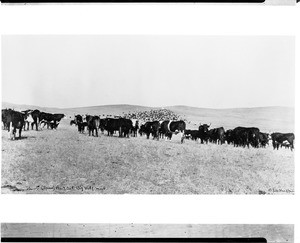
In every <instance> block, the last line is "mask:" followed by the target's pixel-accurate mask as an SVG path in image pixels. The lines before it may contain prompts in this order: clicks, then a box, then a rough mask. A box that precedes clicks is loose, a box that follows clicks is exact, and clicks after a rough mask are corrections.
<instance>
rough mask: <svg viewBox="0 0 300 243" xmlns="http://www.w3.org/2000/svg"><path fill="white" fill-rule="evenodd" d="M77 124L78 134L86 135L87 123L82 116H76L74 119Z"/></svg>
mask: <svg viewBox="0 0 300 243" xmlns="http://www.w3.org/2000/svg"><path fill="white" fill-rule="evenodd" d="M74 121H75V124H76V125H77V128H78V132H80V133H84V128H85V127H86V126H87V123H86V122H84V121H83V118H82V116H81V115H75V117H74Z"/></svg>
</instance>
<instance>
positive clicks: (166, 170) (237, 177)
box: [1, 35, 296, 242]
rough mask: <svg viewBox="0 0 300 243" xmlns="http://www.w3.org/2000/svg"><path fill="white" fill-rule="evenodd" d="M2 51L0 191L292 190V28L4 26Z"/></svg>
mask: <svg viewBox="0 0 300 243" xmlns="http://www.w3.org/2000/svg"><path fill="white" fill-rule="evenodd" d="M1 53H2V54H1V61H2V167H1V176H2V179H1V193H2V194H8V193H19V194H57V193H59V194H61V193H66V194H258V195H264V194H284V195H285V194H291V195H293V194H294V168H295V163H294V153H295V144H296V142H295V135H294V129H295V117H294V116H295V114H294V112H295V37H293V36H284V35H280V36H279V35H277V36H275V35H266V36H262V35H260V36H259V35H258V36H253V35H252V36H246V35H244V36H235V35H231V36H228V35H227V36H222V35H220V36H219V35H215V36H209V35H203V36H201V35H2V46H1ZM3 228H4V230H5V229H6V226H5V225H4V226H3V225H2V232H3ZM268 242H293V241H285V240H283V241H268Z"/></svg>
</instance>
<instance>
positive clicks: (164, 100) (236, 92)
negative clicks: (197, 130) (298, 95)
mask: <svg viewBox="0 0 300 243" xmlns="http://www.w3.org/2000/svg"><path fill="white" fill-rule="evenodd" d="M294 85H295V40H294V37H288V36H241V37H239V36H228V37H225V36H117V35H116V36H89V35H81V36H80V35H77V36H71V35H63V36H59V35H53V36H51V35H44V36H43V35H32V36H2V100H3V101H6V102H11V103H15V104H28V105H37V106H44V107H59V108H67V107H79V106H80V107H81V106H95V105H109V104H132V105H145V106H156V107H161V106H171V105H188V106H194V107H203V108H235V107H262V106H291V107H293V106H294V100H295V97H294Z"/></svg>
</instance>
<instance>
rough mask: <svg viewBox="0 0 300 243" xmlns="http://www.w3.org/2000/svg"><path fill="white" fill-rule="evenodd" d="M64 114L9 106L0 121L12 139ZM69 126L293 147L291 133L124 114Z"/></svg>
mask: <svg viewBox="0 0 300 243" xmlns="http://www.w3.org/2000/svg"><path fill="white" fill-rule="evenodd" d="M64 117H65V115H64V114H51V113H47V112H42V111H39V110H26V111H22V112H18V111H15V110H12V109H2V122H3V126H4V129H5V130H8V131H9V132H10V138H11V139H15V134H16V129H19V137H21V132H22V129H24V130H26V129H27V130H29V127H30V125H31V129H33V128H34V126H35V129H36V130H38V129H39V127H42V125H43V127H44V126H45V125H47V128H48V129H56V128H57V127H58V125H59V123H60V121H61V119H62V118H64ZM70 125H75V126H77V128H78V132H79V133H84V131H85V128H87V130H88V133H89V135H92V136H97V137H98V130H101V132H102V133H104V131H107V135H108V136H113V134H115V132H118V135H119V137H130V136H133V137H136V136H137V135H138V134H139V135H140V136H143V135H146V137H147V139H149V138H150V136H152V138H153V139H157V140H159V139H166V140H167V139H168V140H171V138H172V136H173V134H180V135H181V143H183V142H184V139H191V140H195V141H200V142H201V143H202V144H203V143H208V142H211V143H216V144H221V145H222V144H224V143H227V144H233V145H234V146H235V147H239V146H241V147H248V148H249V147H250V146H252V147H254V148H259V147H266V146H267V145H268V144H269V141H272V145H273V148H274V149H279V147H286V148H290V149H291V150H293V149H294V140H295V135H294V134H293V133H279V132H276V133H272V134H268V133H263V132H261V131H260V130H259V129H258V128H256V127H236V128H234V129H229V130H226V131H225V129H224V128H223V127H219V128H213V129H209V128H210V124H209V125H208V124H201V123H200V125H199V127H198V129H197V130H190V129H186V122H185V121H183V120H176V121H174V120H163V121H147V122H144V123H143V122H141V121H139V120H137V119H128V118H124V117H114V118H113V117H106V118H103V119H101V118H100V116H92V115H84V116H82V115H79V114H78V115H74V119H73V120H71V122H70Z"/></svg>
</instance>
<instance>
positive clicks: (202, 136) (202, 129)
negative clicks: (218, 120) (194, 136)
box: [198, 123, 211, 144]
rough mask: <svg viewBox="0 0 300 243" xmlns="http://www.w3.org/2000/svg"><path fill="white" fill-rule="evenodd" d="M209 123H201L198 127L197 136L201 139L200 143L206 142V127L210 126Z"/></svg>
mask: <svg viewBox="0 0 300 243" xmlns="http://www.w3.org/2000/svg"><path fill="white" fill-rule="evenodd" d="M210 125H211V124H209V125H207V124H201V123H200V126H199V128H198V131H199V133H198V138H199V139H200V140H201V143H202V144H203V143H204V142H206V143H207V142H208V139H209V133H208V128H209V127H210Z"/></svg>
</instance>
